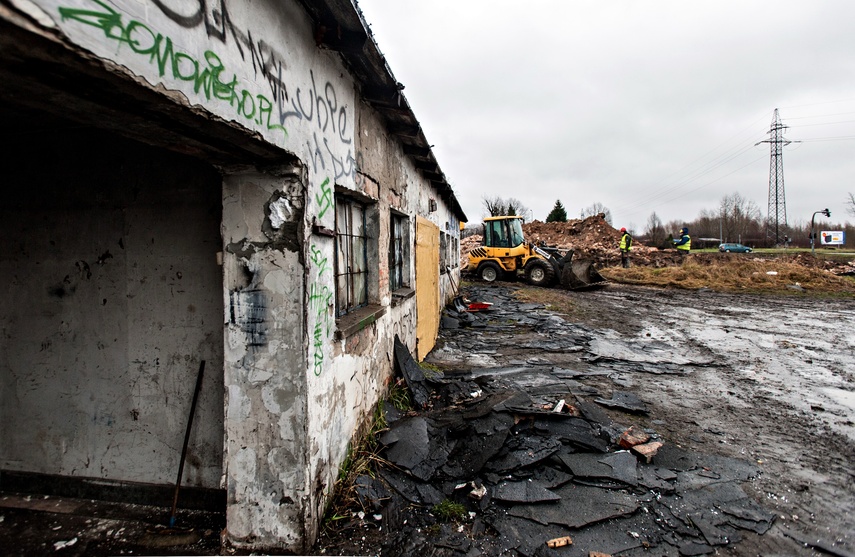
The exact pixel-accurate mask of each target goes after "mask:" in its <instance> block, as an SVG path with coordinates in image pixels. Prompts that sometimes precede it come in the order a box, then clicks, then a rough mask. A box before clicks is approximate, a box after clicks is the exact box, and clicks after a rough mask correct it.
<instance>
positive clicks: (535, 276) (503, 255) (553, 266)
mask: <svg viewBox="0 0 855 557" xmlns="http://www.w3.org/2000/svg"><path fill="white" fill-rule="evenodd" d="M522 223H523V219H522V217H516V216H500V217H488V218H486V219H484V241H483V243H482V245H480V246H478V247H477V248H475V249H473V250H472V251H470V252H469V266H468V268H467V271H468V272H470V273H474V274H475V275H477V276H478V277H479V278H481V280H483V281H485V282H493V281H496V280H501V279H502V278H516V277H518V276H524V277H525V280H526V281H527V282H528V283H529V284H531V285H534V286H549V285H550V284H552V283H553V282H555V281H556V279H558V282H559V283H560V284H561V286H563V287H565V288H571V289H579V288H586V287H590V286H596V285H599V284H602V283H604V282H605V279H604V278H603V277H602V275H600V274H599V273H598V272H597V271H596V270H595V269H594V267H593V265H592V263H591V261H576V262H573V261H572V259H573V251H572V250H570V251H568V252H563V251H561V250H559V249H557V248H552V247H548V246H543V245H540V246H538V245H533V244H530V243H529V242H527V241H526V239H525V236H524V235H523V229H522Z"/></svg>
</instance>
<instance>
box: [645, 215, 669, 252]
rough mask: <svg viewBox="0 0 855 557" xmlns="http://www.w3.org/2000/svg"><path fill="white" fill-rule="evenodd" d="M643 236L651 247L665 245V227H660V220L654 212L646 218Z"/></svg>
mask: <svg viewBox="0 0 855 557" xmlns="http://www.w3.org/2000/svg"><path fill="white" fill-rule="evenodd" d="M644 235H645V236H647V241H648V243H649V244H650V245H651V246H662V245H664V244H665V240H666V234H665V227H664V226H662V220H661V219H660V218H659V215H657V214H656V212H655V211H654V212H652V213H650V216H649V217H647V226H646V227H645V228H644Z"/></svg>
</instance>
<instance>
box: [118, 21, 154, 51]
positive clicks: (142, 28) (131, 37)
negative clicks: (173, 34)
mask: <svg viewBox="0 0 855 557" xmlns="http://www.w3.org/2000/svg"><path fill="white" fill-rule="evenodd" d="M124 36H125V42H127V43H128V45H130V47H131V50H132V51H133V52H134V53H136V54H151V53H153V52H154V51H156V50H157V49H159V48H160V42H161V41H162V40H163V35H155V34H154V31H152V30H151V29H149V28H148V26H147V25H145V24H143V23H140V22H139V21H132V22H130V23H128V26H127V27H126V28H125V33H124ZM143 41H145V42H143ZM143 44H145V45H146V46H142V45H143Z"/></svg>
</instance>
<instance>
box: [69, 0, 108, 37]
mask: <svg viewBox="0 0 855 557" xmlns="http://www.w3.org/2000/svg"><path fill="white" fill-rule="evenodd" d="M94 2H95V3H96V4H98V5H99V6H101V7H102V8H104V10H106V11H105V12H96V11H94V10H83V9H79V8H60V9H59V15H60V17H61V18H62V20H63V21H66V20H72V21H79V22H80V23H84V24H86V25H91V26H92V27H97V28H99V29H101V30H103V31H104V35H105V36H106V37H107V38H109V39H114V40H118V41H121V40H123V33H124V30H123V29H122V14H120V13H119V12H117V11H116V10H114V9H113V8H111V7H110V6H108V5H107V4H105V3H104V2H101V0H94ZM113 29H118V34H113Z"/></svg>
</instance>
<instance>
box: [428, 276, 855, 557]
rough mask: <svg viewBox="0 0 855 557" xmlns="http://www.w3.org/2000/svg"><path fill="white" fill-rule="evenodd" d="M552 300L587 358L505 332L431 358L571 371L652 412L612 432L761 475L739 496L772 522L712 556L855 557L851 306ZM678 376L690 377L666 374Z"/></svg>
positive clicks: (650, 296)
mask: <svg viewBox="0 0 855 557" xmlns="http://www.w3.org/2000/svg"><path fill="white" fill-rule="evenodd" d="M518 288H519V287H518V286H516V285H501V286H499V287H498V288H492V289H491V288H490V287H487V286H482V285H479V286H476V287H472V288H471V289H470V292H469V293H468V295H469V296H470V298H471V299H473V300H475V299H478V300H480V299H481V298H484V299H488V298H491V297H494V296H492V293H496V294H498V293H508V294H511V295H513V291H515V290H517V289H518ZM548 296H556V297H557V298H555V301H556V302H557V303H556V304H555V305H556V306H559V307H569V308H570V309H569V311H568V314H569V315H567V316H565V319H566V320H567V321H568V322H577V323H584V324H586V325H588V326H589V327H591V328H593V329H594V330H595V337H596V340H595V341H594V342H592V346H591V347H589V348H588V349H586V350H584V351H572V352H567V351H561V350H549V349H547V350H541V351H538V350H537V349H536V347H537V345H538V344H541V345H543V346H544V347H546V348H549V346H550V344H549V339H546V338H544V337H543V335H540V334H538V333H537V332H535V331H529V332H525V331H522V330H520V329H519V328H517V329H514V328H509V329H507V331H506V332H505V333H496V332H494V331H490V338H486V337H485V335H484V334H482V336H481V338H482V339H483V344H484V346H485V349H484V350H483V351H481V352H480V353H479V352H478V351H477V349H476V350H475V351H473V352H472V353H469V354H465V353H460V352H459V351H455V350H452V349H443V348H440V349H438V350H436V351H435V353H433V354H432V355H431V358H429V359H432V358H433V359H435V360H436V361H438V362H442V363H444V364H445V365H451V366H457V368H458V369H465V368H485V367H487V368H489V367H491V366H496V367H502V366H507V365H512V364H513V363H514V362H521V361H526V362H533V361H541V363H543V362H549V363H550V364H553V365H555V366H560V367H562V368H570V369H574V370H577V371H580V372H583V373H582V374H581V375H580V376H578V377H577V380H579V381H581V382H583V383H584V385H586V386H588V387H593V388H595V389H598V390H599V391H601V392H602V393H609V392H611V391H613V390H616V389H620V390H623V391H630V392H632V393H634V394H635V395H637V396H638V397H639V398H640V399H641V400H643V401H645V402H646V403H647V404H648V405H649V408H650V414H649V416H646V417H645V418H644V419H638V418H635V419H632V420H630V419H628V418H627V417H626V415H623V416H620V415H618V414H616V413H615V412H614V411H610V412H611V413H612V415H613V416H614V419H615V420H616V421H622V422H623V423H626V424H627V425H631V424H632V423H638V424H640V425H644V426H649V427H652V428H654V429H655V430H656V431H657V432H658V433H659V434H660V435H661V436H662V437H663V438H664V439H665V440H666V442H669V443H675V444H678V445H679V446H682V447H684V448H686V449H689V450H697V451H701V452H704V453H710V454H718V455H722V456H729V457H737V458H743V459H746V460H748V461H750V462H752V463H754V464H756V465H757V466H758V467H759V469H760V470H761V474H760V475H759V476H757V477H756V479H754V480H753V481H751V482H749V483H747V484H745V485H744V486H743V488H744V489H745V491H746V492H747V493H749V495H750V496H752V497H753V498H754V500H755V501H757V502H759V503H760V504H762V505H763V506H764V507H765V508H767V509H769V510H771V511H772V512H774V513H775V514H776V515H777V516H778V518H777V520H776V522H775V523H774V525H773V527H772V529H771V530H770V531H769V532H767V533H766V534H764V535H755V534H751V533H747V534H745V535H744V536H743V540H742V541H741V542H739V543H737V544H735V545H731V546H727V547H726V548H721V549H719V550H718V551H719V553H721V554H727V555H764V556H768V555H811V554H815V553H816V554H821V553H830V554H837V555H853V554H855V423H853V420H855V377H853V375H855V365H853V363H855V302H853V300H852V299H851V298H845V299H829V298H825V299H817V298H810V297H805V296H798V295H793V296H787V297H781V296H763V295H741V294H723V293H715V292H711V291H685V290H673V289H667V290H666V289H653V288H644V287H629V286H621V285H609V286H608V287H607V288H604V289H601V290H597V291H590V292H565V291H560V290H555V291H553V292H550V293H548ZM568 301H569V302H570V303H569V304H567V303H566V302H568ZM499 303H501V302H499ZM476 334H477V333H476ZM497 334H503V337H502V338H496V335H497ZM496 346H497V347H498V348H496V350H495V352H492V353H491V351H492V348H490V347H496ZM533 359H535V360H533ZM687 362H689V363H691V362H694V364H692V365H690V366H688V367H685V365H684V364H686V363H687ZM675 363H676V368H675V367H674V364H675ZM678 368H683V369H684V370H685V371H686V372H685V373H671V372H670V371H669V370H674V369H678ZM657 369H658V370H659V371H657Z"/></svg>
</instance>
